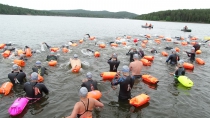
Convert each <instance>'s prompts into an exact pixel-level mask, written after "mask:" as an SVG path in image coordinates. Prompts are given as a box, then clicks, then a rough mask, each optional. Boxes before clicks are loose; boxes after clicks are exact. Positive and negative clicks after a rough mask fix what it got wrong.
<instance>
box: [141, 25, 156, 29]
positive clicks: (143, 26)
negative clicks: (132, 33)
mask: <svg viewBox="0 0 210 118" xmlns="http://www.w3.org/2000/svg"><path fill="white" fill-rule="evenodd" d="M141 27H142V28H153V25H152V26H151V27H149V26H145V25H142V26H141Z"/></svg>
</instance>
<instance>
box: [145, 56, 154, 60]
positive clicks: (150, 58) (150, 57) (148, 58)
mask: <svg viewBox="0 0 210 118" xmlns="http://www.w3.org/2000/svg"><path fill="white" fill-rule="evenodd" d="M143 58H144V59H147V60H148V61H153V60H154V58H155V57H154V56H144V57H143Z"/></svg>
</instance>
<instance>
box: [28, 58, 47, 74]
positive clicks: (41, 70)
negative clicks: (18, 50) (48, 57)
mask: <svg viewBox="0 0 210 118" xmlns="http://www.w3.org/2000/svg"><path fill="white" fill-rule="evenodd" d="M41 64H42V63H41V61H36V65H35V66H34V67H33V68H32V71H33V72H37V73H38V74H39V75H41V76H44V74H46V75H48V72H47V69H46V68H45V67H42V66H41Z"/></svg>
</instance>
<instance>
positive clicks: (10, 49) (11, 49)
mask: <svg viewBox="0 0 210 118" xmlns="http://www.w3.org/2000/svg"><path fill="white" fill-rule="evenodd" d="M6 50H9V51H13V50H15V48H13V47H11V48H4V49H3V50H2V52H5V51H6Z"/></svg>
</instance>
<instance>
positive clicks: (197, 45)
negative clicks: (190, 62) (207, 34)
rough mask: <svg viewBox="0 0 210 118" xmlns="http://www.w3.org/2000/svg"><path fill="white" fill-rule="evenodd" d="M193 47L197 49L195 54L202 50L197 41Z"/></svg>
mask: <svg viewBox="0 0 210 118" xmlns="http://www.w3.org/2000/svg"><path fill="white" fill-rule="evenodd" d="M193 47H194V48H195V52H196V51H197V50H200V47H201V46H200V45H199V44H198V42H197V41H196V42H195V45H193Z"/></svg>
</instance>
